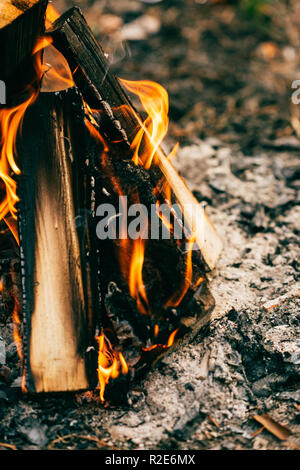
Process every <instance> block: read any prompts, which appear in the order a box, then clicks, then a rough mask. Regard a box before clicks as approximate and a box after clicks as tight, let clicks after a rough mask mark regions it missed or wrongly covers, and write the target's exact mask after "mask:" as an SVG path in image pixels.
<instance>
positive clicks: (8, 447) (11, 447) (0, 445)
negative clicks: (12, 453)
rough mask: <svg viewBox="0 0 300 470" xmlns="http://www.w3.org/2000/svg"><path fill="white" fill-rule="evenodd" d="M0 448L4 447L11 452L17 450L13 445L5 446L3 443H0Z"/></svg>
mask: <svg viewBox="0 0 300 470" xmlns="http://www.w3.org/2000/svg"><path fill="white" fill-rule="evenodd" d="M0 447H6V448H7V449H11V450H18V449H17V448H16V446H15V445H14V444H5V443H4V442H0Z"/></svg>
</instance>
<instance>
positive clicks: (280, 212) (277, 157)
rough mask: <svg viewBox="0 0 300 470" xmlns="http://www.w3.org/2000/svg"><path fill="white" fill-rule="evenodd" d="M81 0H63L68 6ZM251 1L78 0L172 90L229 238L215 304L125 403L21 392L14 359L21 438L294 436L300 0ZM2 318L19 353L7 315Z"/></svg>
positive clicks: (102, 29)
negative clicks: (274, 426) (264, 422)
mask: <svg viewBox="0 0 300 470" xmlns="http://www.w3.org/2000/svg"><path fill="white" fill-rule="evenodd" d="M71 3H72V2H70V0H68V1H64V0H59V1H57V2H54V5H55V6H57V8H58V9H59V10H60V11H61V12H62V11H64V10H65V9H66V8H68V7H69V6H70V5H71ZM249 3H251V2H248V1H247V0H241V1H240V2H238V1H235V2H234V1H232V2H226V1H224V2H222V1H200V0H185V1H183V0H170V1H167V0H166V1H156V2H155V1H150V0H148V1H146V0H144V1H142V0H122V1H120V2H114V1H113V0H107V1H97V2H87V1H82V2H80V5H81V7H82V10H83V12H84V13H85V15H86V17H87V20H88V21H89V23H90V25H91V27H92V29H93V31H94V32H95V34H96V35H97V38H98V39H99V40H100V41H101V43H102V45H103V47H104V49H105V50H106V51H107V52H108V53H109V54H110V61H111V67H112V69H113V70H114V72H115V73H117V75H118V76H121V77H124V78H128V79H133V80H135V79H151V80H155V81H157V82H159V83H161V84H162V85H163V86H165V87H166V89H167V90H168V92H169V95H170V120H171V123H170V132H169V137H168V139H167V142H166V146H169V147H170V146H171V145H172V144H173V143H175V142H176V141H177V140H178V139H179V141H180V144H181V147H180V150H179V153H178V157H177V159H176V160H175V161H174V164H175V165H176V166H177V168H178V169H179V170H180V172H181V173H182V175H183V176H184V177H185V179H186V181H187V183H188V184H189V185H190V187H191V188H192V190H193V191H194V194H195V195H196V197H198V198H199V200H201V201H204V202H205V204H206V208H207V212H208V214H209V216H210V217H211V219H212V221H213V222H214V224H215V226H216V228H217V230H218V232H219V234H220V235H221V237H222V239H223V242H224V248H223V252H222V255H221V258H220V260H219V262H218V265H217V268H216V269H215V270H214V271H213V272H211V273H210V275H209V276H210V288H211V290H212V293H213V295H214V297H215V300H216V307H215V309H214V312H213V317H212V321H211V323H210V324H209V325H207V326H206V327H204V328H203V329H202V330H201V331H199V332H198V334H196V336H195V337H194V338H193V340H192V341H191V342H190V344H185V345H184V346H180V345H178V346H177V347H175V348H174V349H173V351H171V352H170V353H169V354H168V355H167V356H166V357H165V358H164V359H163V360H162V361H161V362H160V363H159V364H158V366H157V367H156V368H155V369H153V370H152V371H151V372H150V373H149V374H147V376H146V377H145V378H144V380H143V381H142V382H141V383H140V384H138V386H136V387H135V389H133V390H131V392H130V393H129V397H128V398H129V400H128V405H127V406H121V407H103V406H101V405H100V404H99V403H95V402H94V401H93V400H90V399H89V397H88V396H82V395H68V396H64V395H63V396H61V397H60V398H59V399H58V398H57V397H38V398H36V397H29V396H26V395H22V394H21V393H20V391H19V388H18V387H11V381H12V380H11V379H12V378H13V379H16V378H17V376H18V374H19V372H18V371H12V370H10V374H11V379H9V380H10V381H7V379H6V381H5V380H4V376H3V378H2V379H1V380H2V382H0V416H1V421H0V442H2V443H5V444H11V445H13V446H16V447H17V448H18V449H28V448H32V449H42V448H47V447H48V446H50V447H56V448H65V449H67V448H70V449H80V448H115V449H295V448H299V446H300V443H299V438H300V425H299V424H300V421H299V410H300V394H299V364H300V347H299V346H300V339H299V338H300V336H299V304H300V297H299V294H300V281H299V267H300V265H299V251H300V250H299V233H300V164H299V149H300V140H299V137H300V107H299V106H300V105H296V104H293V103H292V100H291V95H292V91H293V90H292V88H291V85H292V82H293V81H294V80H297V79H299V78H300V69H299V63H300V62H299V58H300V48H299V22H300V15H299V13H300V11H299V10H300V5H299V2H297V1H296V0H289V1H274V2H266V1H265V2H263V1H260V2H259V1H257V2H252V4H256V5H257V7H256V9H253V8H250V7H249ZM77 4H79V2H77ZM1 319H2V323H1V325H0V335H1V337H2V338H3V340H2V341H1V338H0V346H1V347H2V349H3V347H4V346H5V348H6V361H7V364H6V366H5V367H6V368H8V369H11V368H12V365H13V364H15V362H16V350H15V347H14V345H13V344H12V339H11V331H12V325H11V323H10V322H11V319H10V318H7V316H6V317H5V315H2V317H1ZM10 343H11V344H10ZM0 355H1V349H0ZM7 374H8V372H7ZM2 375H3V374H2ZM17 383H18V382H17ZM257 414H267V415H269V416H270V417H272V418H273V420H274V421H275V422H277V423H280V424H281V425H283V426H285V427H286V428H288V429H289V430H290V431H291V434H290V436H289V437H288V439H286V440H279V439H278V438H276V437H275V436H274V434H273V433H271V432H269V431H267V430H266V429H261V425H260V424H259V423H258V422H257V421H256V420H255V419H254V416H255V415H257ZM256 431H261V432H260V433H259V434H257V433H256ZM67 435H71V436H70V437H66V438H65V439H63V440H62V439H61V440H59V441H57V442H53V441H54V440H55V439H57V438H59V437H62V436H67ZM82 436H88V438H85V439H83V437H82Z"/></svg>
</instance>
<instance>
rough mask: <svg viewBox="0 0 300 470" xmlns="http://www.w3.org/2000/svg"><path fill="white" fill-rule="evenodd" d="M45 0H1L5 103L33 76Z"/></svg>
mask: <svg viewBox="0 0 300 470" xmlns="http://www.w3.org/2000/svg"><path fill="white" fill-rule="evenodd" d="M47 3H48V0H1V2H0V44H1V47H0V80H1V81H3V82H4V84H5V87H6V95H7V97H6V100H7V102H10V100H11V98H12V97H14V96H15V95H17V94H20V93H22V92H23V91H24V89H25V88H26V87H27V86H28V84H32V82H34V80H35V78H36V72H35V69H34V65H33V58H32V54H33V50H34V47H35V44H36V42H37V39H38V38H39V37H40V36H41V35H42V34H43V33H44V29H45V12H46V7H47ZM2 104H5V103H2Z"/></svg>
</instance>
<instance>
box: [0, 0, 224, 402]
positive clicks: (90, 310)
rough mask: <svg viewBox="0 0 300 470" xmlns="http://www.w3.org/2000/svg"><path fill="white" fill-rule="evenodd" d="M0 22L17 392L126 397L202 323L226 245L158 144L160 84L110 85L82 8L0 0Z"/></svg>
mask: <svg viewBox="0 0 300 470" xmlns="http://www.w3.org/2000/svg"><path fill="white" fill-rule="evenodd" d="M0 28H1V29H0V39H1V44H2V45H4V46H3V47H2V48H1V52H0V63H1V72H0V79H1V80H2V81H3V83H5V85H6V104H5V105H3V106H2V107H1V109H0V132H1V157H0V158H1V159H0V191H1V197H2V199H1V204H0V220H2V219H3V220H4V221H5V222H6V224H7V226H8V227H9V229H10V231H11V243H16V244H18V245H19V253H20V265H21V272H20V277H21V283H20V284H21V285H20V292H14V293H13V294H12V295H13V303H14V308H13V320H14V325H15V329H14V337H15V342H16V345H17V349H18V352H19V356H20V361H21V362H22V367H23V371H24V373H23V383H22V389H23V391H24V392H25V391H27V392H31V393H40V392H63V391H82V390H94V389H98V396H99V397H100V400H101V401H102V402H104V401H106V400H120V399H123V398H124V397H125V396H126V393H127V391H128V389H129V387H130V385H131V384H132V383H133V381H135V380H138V378H139V377H141V375H142V374H143V373H145V371H147V370H148V369H149V367H151V365H153V364H154V363H155V362H156V361H157V360H159V358H160V357H161V356H162V355H163V354H166V353H167V352H168V351H169V350H170V348H171V347H172V346H173V344H174V343H175V342H177V343H178V344H180V342H183V341H188V340H189V338H191V337H192V335H193V334H195V333H196V332H197V331H198V330H199V328H200V327H201V326H202V325H203V324H204V323H205V322H206V321H207V320H208V318H209V314H210V312H211V310H212V309H213V307H214V300H213V297H212V295H211V293H210V291H209V288H208V280H207V272H208V271H210V270H212V269H213V268H214V267H215V265H216V262H217V259H218V256H219V254H220V251H221V247H222V244H221V241H220V238H219V237H218V235H217V232H216V230H215V228H214V227H213V225H212V223H211V222H210V220H209V218H208V217H207V215H206V213H205V211H204V208H203V206H202V205H201V203H199V202H198V201H197V200H196V199H195V197H194V196H193V194H192V193H191V191H190V189H189V188H188V186H187V185H186V183H185V182H184V180H183V179H182V178H181V177H180V175H179V174H178V172H177V171H176V169H175V167H174V166H173V164H172V158H174V157H175V155H176V151H177V148H178V145H176V146H175V147H174V148H173V149H171V151H170V153H169V154H167V153H166V152H165V151H164V150H163V141H164V138H165V137H166V134H167V131H168V109H169V103H168V94H167V92H166V90H165V89H164V88H163V87H162V86H160V85H158V84H156V83H153V82H150V81H147V80H145V81H137V82H135V81H130V80H125V79H123V78H117V77H115V76H114V75H113V73H112V72H111V69H110V65H109V61H108V60H107V57H106V55H105V53H104V52H103V51H102V49H101V47H100V46H99V44H98V43H97V41H96V40H95V38H94V36H93V34H92V32H91V30H90V28H89V26H88V24H87V23H86V21H85V19H84V17H83V15H82V13H81V11H80V10H79V9H78V8H76V7H75V8H72V9H71V10H69V11H67V12H65V13H64V14H63V15H62V16H59V15H58V14H57V13H56V12H55V11H54V9H53V7H51V6H48V7H47V2H46V1H45V0H41V1H36V0H30V1H24V2H22V11H21V10H19V9H18V8H17V7H15V6H14V4H13V2H11V1H9V0H7V1H6V2H4V6H3V8H2V10H0ZM124 75H126V70H124ZM127 93H128V95H130V98H129V96H128V95H127ZM131 100H139V102H140V103H141V106H142V107H143V111H142V112H141V113H138V111H137V110H136V108H135V107H134V105H133V104H132V102H131ZM9 282H10V281H8V280H7V279H3V280H1V279H0V288H1V289H2V290H4V289H7V288H8V283H9Z"/></svg>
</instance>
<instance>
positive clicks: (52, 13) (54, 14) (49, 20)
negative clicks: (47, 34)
mask: <svg viewBox="0 0 300 470" xmlns="http://www.w3.org/2000/svg"><path fill="white" fill-rule="evenodd" d="M57 18H59V13H58V11H57V10H56V9H55V8H54V6H53V5H51V4H49V5H48V6H47V10H46V29H48V28H50V27H51V26H52V24H53V23H54V22H55V21H56V20H57Z"/></svg>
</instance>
